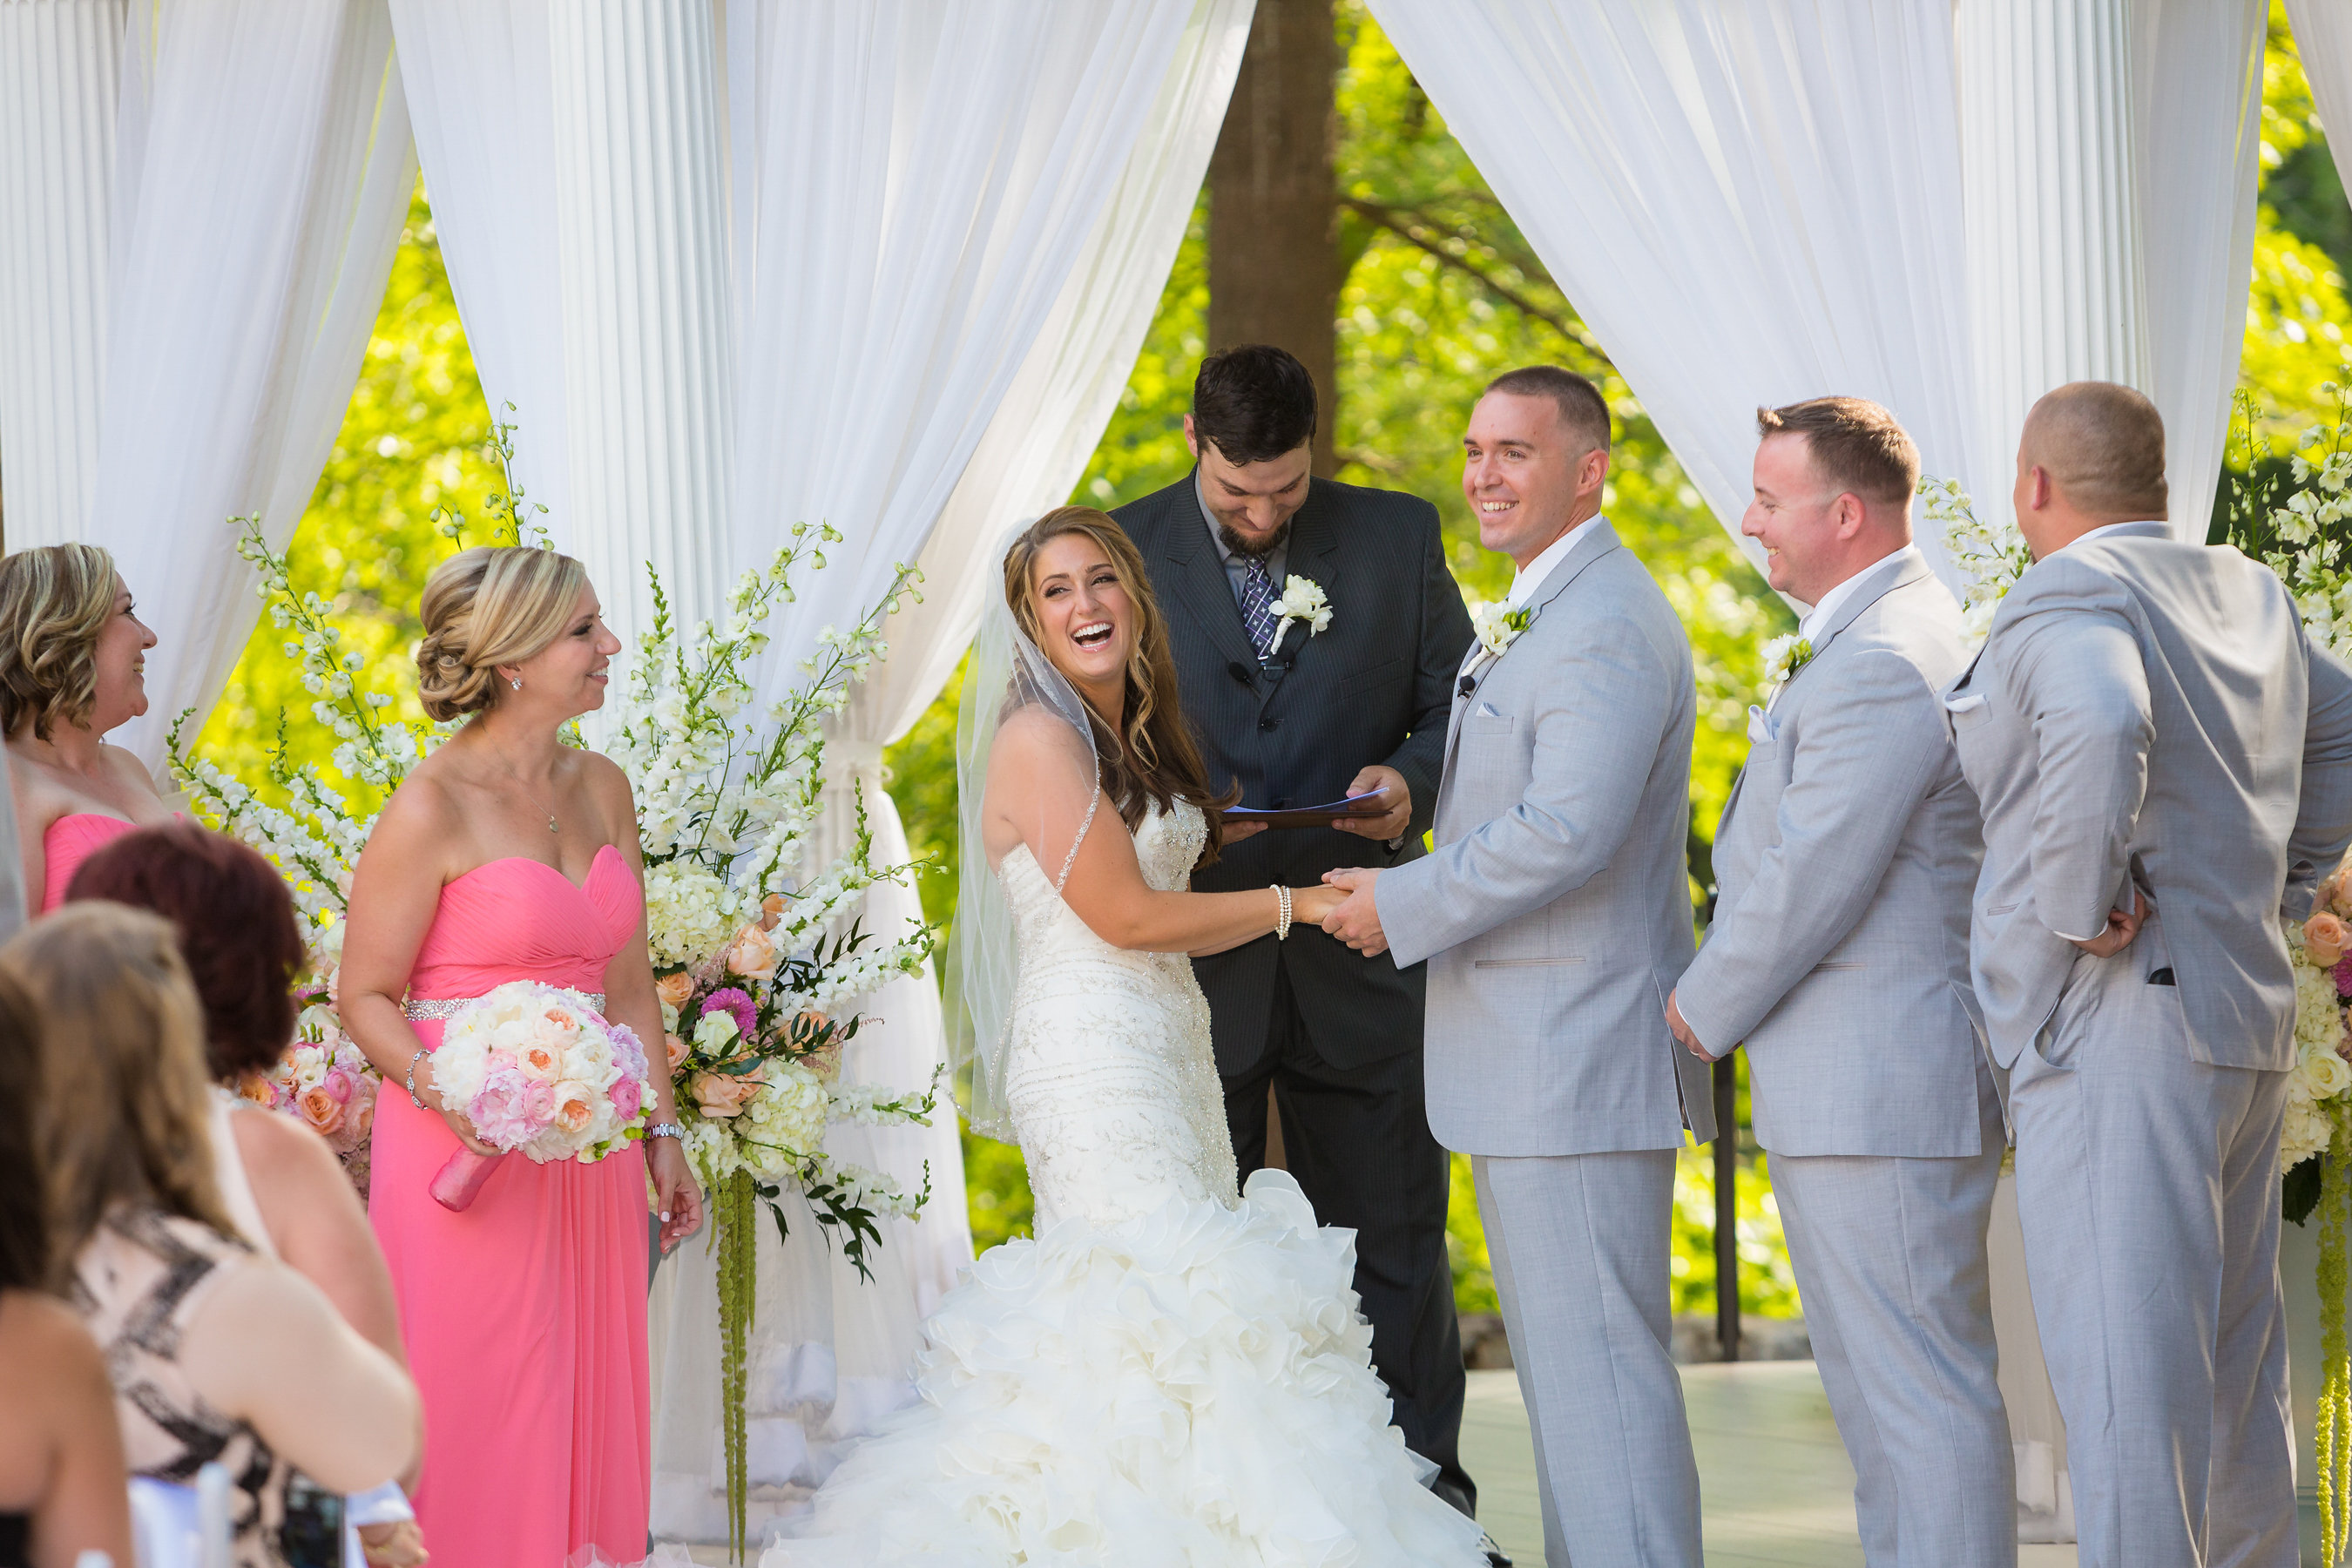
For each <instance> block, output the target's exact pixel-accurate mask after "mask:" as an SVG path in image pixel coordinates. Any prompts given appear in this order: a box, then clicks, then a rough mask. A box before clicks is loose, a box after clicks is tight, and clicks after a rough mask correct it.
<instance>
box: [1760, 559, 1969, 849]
mask: <svg viewBox="0 0 2352 1568" xmlns="http://www.w3.org/2000/svg"><path fill="white" fill-rule="evenodd" d="M1863 572H1864V582H1863V583H1862V584H1860V585H1859V586H1857V587H1856V588H1855V589H1854V591H1853V593H1851V594H1849V595H1846V600H1845V603H1844V604H1843V605H1839V606H1838V610H1837V614H1836V615H1834V616H1831V617H1830V623H1829V625H1827V626H1823V627H1822V641H1821V646H1820V647H1816V648H1815V649H1813V656H1812V657H1811V658H1809V659H1807V660H1805V664H1804V668H1803V669H1800V670H1798V671H1797V673H1796V674H1794V675H1792V676H1790V677H1789V679H1787V680H1786V681H1785V682H1783V683H1782V685H1781V688H1780V691H1779V692H1778V693H1776V694H1775V697H1774V700H1773V704H1772V705H1773V706H1774V707H1776V708H1777V707H1779V706H1780V700H1781V699H1785V698H1786V697H1787V696H1788V693H1789V688H1790V687H1792V686H1794V685H1796V684H1797V682H1798V681H1800V680H1802V679H1804V678H1805V670H1807V669H1811V668H1813V666H1815V665H1817V664H1819V663H1821V661H1822V654H1824V653H1826V652H1828V651H1829V646H1830V644H1832V643H1833V642H1835V641H1836V640H1837V635H1838V633H1840V632H1842V631H1843V630H1845V629H1846V627H1848V626H1852V625H1853V623H1854V622H1855V621H1856V620H1857V619H1859V618H1860V617H1861V615H1862V612H1863V611H1864V610H1866V609H1868V608H1870V606H1871V605H1874V604H1876V603H1878V601H1879V600H1881V599H1884V598H1885V597H1886V595H1889V594H1892V593H1893V592H1895V589H1897V588H1908V587H1909V586H1910V585H1911V584H1914V583H1916V582H1919V581H1921V580H1922V579H1924V578H1926V577H1928V576H1931V575H1933V574H1932V573H1931V572H1930V571H1929V569H1928V566H1927V561H1926V560H1925V559H1915V560H1911V561H1907V562H1899V563H1886V562H1881V563H1877V564H1875V565H1872V566H1866V567H1864V569H1863ZM1870 574H1877V575H1878V576H1879V577H1881V578H1883V579H1884V581H1880V582H1872V581H1869V580H1868V578H1869V576H1870ZM1754 749H1755V744H1754V742H1749V750H1750V751H1751V752H1752V751H1753V750H1754ZM1747 782H1748V768H1747V764H1745V763H1742V764H1741V765H1740V769H1739V776H1738V777H1737V778H1735V779H1733V780H1732V781H1731V793H1730V794H1729V795H1726V796H1724V800H1723V815H1722V816H1720V817H1718V818H1717V820H1716V825H1715V837H1716V841H1717V842H1718V843H1720V842H1721V841H1722V838H1723V835H1724V831H1725V830H1726V829H1727V828H1728V827H1729V826H1731V814H1732V813H1733V812H1734V811H1736V810H1737V809H1738V806H1739V786H1740V785H1742V784H1746V783H1747Z"/></svg>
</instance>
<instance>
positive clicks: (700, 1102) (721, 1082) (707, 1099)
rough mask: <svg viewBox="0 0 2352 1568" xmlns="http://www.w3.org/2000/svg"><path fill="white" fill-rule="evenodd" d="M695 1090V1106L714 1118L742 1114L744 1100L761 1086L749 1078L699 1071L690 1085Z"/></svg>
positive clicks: (720, 1118) (749, 1097) (719, 1118)
mask: <svg viewBox="0 0 2352 1568" xmlns="http://www.w3.org/2000/svg"><path fill="white" fill-rule="evenodd" d="M688 1088H690V1089H692V1090H693V1091H694V1108H695V1110H698V1111H700V1112H701V1113H702V1114H703V1115H705V1116H707V1117H709V1118H712V1119H713V1120H723V1119H725V1118H727V1117H730V1116H736V1115H740V1114H741V1112H742V1110H743V1102H744V1101H745V1100H749V1099H751V1096H753V1095H754V1094H756V1093H758V1092H759V1089H760V1086H759V1085H758V1084H756V1083H754V1082H752V1081H751V1079H749V1078H736V1077H734V1076H732V1075H730V1074H728V1073H723V1072H698V1073H696V1074H695V1075H694V1081H693V1083H692V1084H690V1085H688Z"/></svg>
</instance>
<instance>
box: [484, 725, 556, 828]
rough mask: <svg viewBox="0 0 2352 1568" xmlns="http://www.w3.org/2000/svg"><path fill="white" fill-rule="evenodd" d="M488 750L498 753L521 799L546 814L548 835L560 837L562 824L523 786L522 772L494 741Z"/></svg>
mask: <svg viewBox="0 0 2352 1568" xmlns="http://www.w3.org/2000/svg"><path fill="white" fill-rule="evenodd" d="M483 739H484V740H488V739H489V737H488V736H487V735H486V736H484V737H483ZM490 750H491V751H493V752H498V756H499V761H500V762H502V763H506V765H507V772H508V773H509V774H510V775H512V777H513V779H514V782H515V788H517V789H519V790H521V791H522V797H523V799H525V800H527V801H529V802H530V804H531V805H536V806H538V807H539V809H540V810H541V811H544V812H546V813H547V830H548V831H549V832H550V833H553V834H556V835H559V836H560V835H562V832H563V826H562V824H561V823H559V822H557V821H556V820H555V813H554V812H553V811H552V810H551V809H550V808H549V807H548V806H547V805H545V804H543V803H542V802H541V800H540V798H539V796H537V795H533V794H531V793H530V788H529V786H527V785H525V784H524V783H523V782H522V770H521V769H520V768H519V767H517V766H515V765H514V763H512V762H511V761H509V759H508V757H507V754H506V752H505V751H504V750H502V749H501V748H500V747H499V743H498V742H496V741H491V742H490Z"/></svg>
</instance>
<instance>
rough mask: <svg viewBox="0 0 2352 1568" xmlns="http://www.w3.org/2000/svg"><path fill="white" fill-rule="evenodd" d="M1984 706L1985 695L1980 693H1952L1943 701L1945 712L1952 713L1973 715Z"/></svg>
mask: <svg viewBox="0 0 2352 1568" xmlns="http://www.w3.org/2000/svg"><path fill="white" fill-rule="evenodd" d="M1984 705H1985V694H1984V693H1983V692H1981V691H1970V692H1966V693H1961V692H1954V693H1952V694H1951V695H1949V696H1948V697H1946V698H1945V699H1944V707H1945V709H1946V710H1947V711H1949V712H1953V713H1973V712H1975V711H1976V710H1978V709H1979V708H1981V707H1983V706H1984Z"/></svg>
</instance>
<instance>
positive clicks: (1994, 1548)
mask: <svg viewBox="0 0 2352 1568" xmlns="http://www.w3.org/2000/svg"><path fill="white" fill-rule="evenodd" d="M1977 1109H1978V1117H1979V1127H1980V1136H1981V1138H1982V1141H1983V1142H1982V1147H1981V1151H1980V1152H1979V1153H1976V1154H1974V1155H1970V1156H1967V1157H1965V1158H1958V1159H1944V1158H1933V1159H1926V1158H1906V1157H1901V1156H1891V1155H1877V1154H1863V1155H1843V1154H1827V1155H1824V1154H1812V1155H1789V1154H1775V1155H1773V1156H1772V1157H1771V1173H1772V1192H1773V1195H1774V1196H1775V1197H1776V1198H1777V1199H1778V1200H1779V1203H1780V1221H1781V1224H1782V1226H1784V1227H1785V1229H1786V1231H1787V1233H1788V1238H1789V1261H1790V1264H1791V1265H1792V1266H1793V1267H1794V1268H1795V1269H1796V1274H1797V1288H1798V1289H1800V1290H1801V1291H1802V1292H1803V1295H1804V1304H1805V1328H1806V1330H1807V1331H1808V1332H1809V1333H1810V1334H1811V1338H1812V1342H1813V1359H1814V1362H1815V1363H1817V1364H1818V1365H1819V1366H1820V1368H1821V1373H1822V1385H1823V1386H1824V1387H1825V1388H1826V1389H1827V1390H1828V1391H1829V1396H1830V1409H1831V1411H1832V1413H1833V1414H1834V1415H1836V1416H1837V1425H1838V1435H1839V1436H1842V1437H1843V1438H1844V1439H1845V1447H1846V1452H1847V1453H1848V1454H1849V1455H1851V1456H1852V1457H1853V1470H1854V1488H1853V1510H1854V1517H1855V1520H1856V1521H1857V1522H1858V1523H1859V1525H1860V1527H1861V1532H1862V1548H1863V1558H1864V1561H1865V1562H1867V1563H1869V1564H1870V1565H1871V1568H2011V1565H2012V1564H2014V1563H2016V1562H2017V1476H2016V1469H2015V1464H2014V1459H2013V1456H2012V1451H2011V1447H2010V1436H2009V1415H2008V1412H2007V1411H2006V1410H2004V1409H2003V1408H2002V1406H2001V1402H2000V1383H1999V1381H1998V1379H1997V1377H1996V1375H1995V1373H1996V1371H1997V1367H1998V1355H1997V1352H1995V1350H1994V1346H1993V1337H1992V1288H1991V1281H1990V1278H1989V1276H1988V1274H1987V1272H1986V1264H1985V1227H1986V1225H1987V1224H1988V1222H1989V1220H1990V1215H1991V1213H1992V1194H1993V1187H1994V1184H1996V1183H1997V1182H1998V1181H1999V1180H2000V1156H2001V1151H2002V1149H2003V1147H2004V1146H2005V1145H2006V1142H2007V1133H2006V1131H2005V1130H2004V1129H2003V1127H2002V1125H2001V1116H2000V1096H1999V1093H1998V1091H1997V1090H1996V1089H1995V1088H1994V1087H1993V1079H1992V1069H1991V1068H1990V1065H1989V1064H1987V1063H1986V1062H1984V1061H1983V1060H1982V1059H1981V1058H1979V1061H1978V1064H1977Z"/></svg>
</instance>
